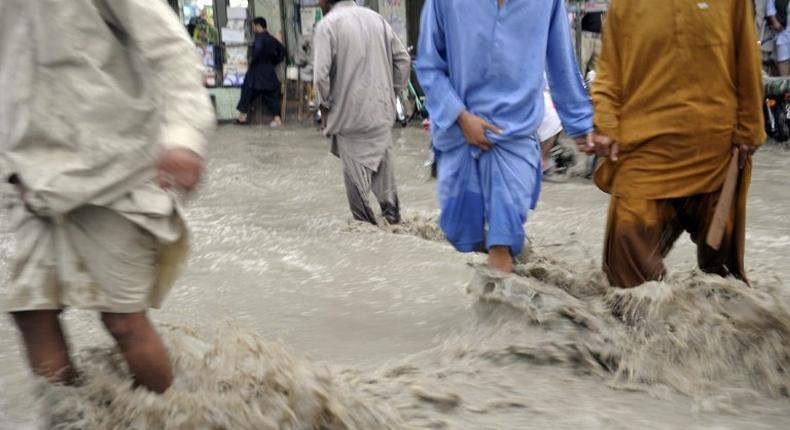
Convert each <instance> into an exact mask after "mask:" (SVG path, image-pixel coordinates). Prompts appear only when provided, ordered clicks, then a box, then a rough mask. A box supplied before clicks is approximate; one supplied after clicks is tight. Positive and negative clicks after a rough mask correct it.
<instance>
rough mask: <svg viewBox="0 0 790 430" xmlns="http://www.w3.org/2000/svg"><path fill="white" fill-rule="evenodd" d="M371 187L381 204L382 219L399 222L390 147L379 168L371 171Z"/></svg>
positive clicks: (398, 204) (393, 166)
mask: <svg viewBox="0 0 790 430" xmlns="http://www.w3.org/2000/svg"><path fill="white" fill-rule="evenodd" d="M372 188H373V194H374V195H375V196H376V199H377V200H378V201H379V205H381V212H382V214H383V215H384V219H386V220H387V222H389V223H390V224H398V223H400V221H401V217H400V203H399V202H398V190H397V187H396V185H395V163H394V157H393V155H392V150H391V149H388V150H387V152H386V153H385V154H384V158H383V159H382V160H381V164H380V165H379V170H378V171H377V172H375V173H373V181H372Z"/></svg>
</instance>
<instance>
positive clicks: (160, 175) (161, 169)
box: [156, 148, 203, 192]
mask: <svg viewBox="0 0 790 430" xmlns="http://www.w3.org/2000/svg"><path fill="white" fill-rule="evenodd" d="M202 176H203V158H201V157H200V156H199V155H197V154H196V153H195V152H193V151H190V150H189V149H182V148H177V149H168V150H166V151H165V152H164V153H163V154H162V156H161V157H160V158H159V161H158V162H157V163H156V181H157V183H159V186H160V187H162V188H164V189H177V190H181V191H186V192H191V191H193V190H194V189H195V188H196V187H197V185H198V184H199V183H200V179H201V177H202Z"/></svg>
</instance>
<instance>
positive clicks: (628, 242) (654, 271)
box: [603, 196, 683, 288]
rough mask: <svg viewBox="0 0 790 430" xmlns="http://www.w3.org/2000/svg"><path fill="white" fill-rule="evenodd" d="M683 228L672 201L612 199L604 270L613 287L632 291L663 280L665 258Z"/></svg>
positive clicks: (605, 244) (607, 228)
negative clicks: (646, 283) (650, 282)
mask: <svg viewBox="0 0 790 430" xmlns="http://www.w3.org/2000/svg"><path fill="white" fill-rule="evenodd" d="M682 231H683V229H682V227H681V225H680V222H679V220H678V217H677V214H676V212H675V209H674V205H673V202H672V201H671V200H642V199H631V198H624V197H614V196H613V197H612V198H611V201H610V203H609V220H608V222H607V226H606V241H605V243H604V256H603V270H604V272H605V273H606V275H607V277H608V278H609V282H610V283H611V284H612V286H615V287H621V288H632V287H637V286H639V285H642V284H644V283H645V282H649V281H657V280H660V279H661V278H662V277H663V276H664V273H665V268H664V257H666V255H667V254H668V253H669V250H670V249H672V245H673V244H674V243H675V241H676V240H677V238H678V237H679V236H680V234H681V233H682Z"/></svg>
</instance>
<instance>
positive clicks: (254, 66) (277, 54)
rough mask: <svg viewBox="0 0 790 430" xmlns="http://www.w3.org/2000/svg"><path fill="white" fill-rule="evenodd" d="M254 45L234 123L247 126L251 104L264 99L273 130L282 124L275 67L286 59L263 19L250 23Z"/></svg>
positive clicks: (278, 80)
mask: <svg viewBox="0 0 790 430" xmlns="http://www.w3.org/2000/svg"><path fill="white" fill-rule="evenodd" d="M253 31H254V32H255V42H254V44H253V47H252V59H251V60H250V68H249V70H248V71H247V74H246V76H245V77H244V84H243V85H242V87H241V98H240V99H239V104H238V106H236V109H238V111H239V119H238V120H236V123H237V124H247V123H248V118H247V116H248V114H249V112H250V108H251V107H252V104H253V103H254V102H255V101H256V100H257V99H258V98H262V99H263V104H264V105H265V106H266V108H267V109H268V110H269V112H271V114H272V116H273V117H274V119H273V120H272V122H271V124H270V125H271V126H272V127H279V126H281V125H282V123H283V121H282V118H281V117H280V113H281V102H280V99H281V97H282V96H281V94H280V92H281V84H280V79H279V78H278V77H277V71H276V70H275V68H276V67H277V65H278V64H280V63H282V62H283V60H284V59H285V54H286V51H285V46H283V44H282V43H281V42H280V41H279V40H277V38H275V37H274V36H272V35H271V34H270V33H269V31H268V26H267V23H266V19H264V18H262V17H257V18H255V19H254V20H253Z"/></svg>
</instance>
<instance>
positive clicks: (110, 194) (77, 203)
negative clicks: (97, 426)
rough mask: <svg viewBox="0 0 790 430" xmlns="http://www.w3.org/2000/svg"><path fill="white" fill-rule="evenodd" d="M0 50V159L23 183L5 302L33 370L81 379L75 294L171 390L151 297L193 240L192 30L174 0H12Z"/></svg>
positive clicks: (199, 99) (199, 147) (197, 135)
mask: <svg viewBox="0 0 790 430" xmlns="http://www.w3.org/2000/svg"><path fill="white" fill-rule="evenodd" d="M77 28H78V29H79V31H75V29H77ZM0 65H2V66H1V67H0V94H2V97H0V174H2V177H3V178H5V179H7V180H8V182H10V183H11V184H13V185H14V186H15V187H16V191H17V202H16V206H15V208H14V209H13V211H12V215H11V218H12V219H13V221H12V224H13V226H14V229H15V235H16V239H17V243H16V246H15V248H14V252H15V255H14V257H13V259H14V261H13V263H12V264H9V265H8V266H9V267H13V273H12V274H11V281H10V283H9V284H8V285H6V286H5V291H4V293H5V294H4V299H5V300H4V308H5V310H6V311H8V312H11V314H12V315H13V318H14V321H15V322H16V324H17V326H18V328H19V330H20V333H21V335H22V339H23V341H24V344H25V348H26V351H27V356H28V360H29V363H30V366H31V368H32V370H33V371H34V372H35V373H36V374H37V375H39V376H41V377H43V378H46V379H47V380H49V381H51V382H61V383H70V382H72V381H73V380H74V378H75V375H76V372H75V369H74V368H73V367H72V364H71V360H70V358H69V350H68V344H67V341H66V337H65V334H64V331H63V328H62V327H61V323H60V318H59V315H60V312H61V310H62V309H63V308H66V307H74V308H80V309H86V310H92V311H97V312H99V313H101V320H102V322H103V323H104V326H105V327H106V329H107V330H108V332H109V333H110V334H111V335H112V336H113V338H114V339H115V340H116V342H117V343H118V346H119V349H120V351H121V353H122V354H123V356H124V357H125V359H126V363H127V364H128V366H129V370H130V372H131V374H132V376H133V378H134V380H135V383H136V384H138V385H140V386H143V387H145V388H147V389H149V390H151V391H155V392H160V393H161V392H163V391H165V390H167V389H168V387H169V386H170V384H171V381H172V377H173V376H172V371H171V365H170V362H169V359H168V355H167V351H166V350H165V347H164V345H163V344H162V341H161V339H160V338H159V335H158V334H157V332H156V331H155V329H154V327H153V325H152V324H151V322H150V320H149V319H148V316H147V310H148V309H149V308H151V307H159V306H160V305H161V304H162V301H163V299H164V297H165V295H166V294H167V292H168V290H169V289H170V287H171V286H172V284H173V282H174V281H175V279H176V277H177V275H178V271H179V268H180V266H181V263H182V261H183V259H184V257H185V255H186V247H187V231H186V228H185V222H184V220H183V218H182V216H181V212H180V210H179V198H178V197H177V196H179V195H182V194H183V193H186V192H189V191H192V190H193V189H194V188H195V187H196V186H197V185H198V182H199V181H200V178H201V174H202V171H203V158H202V154H203V152H204V149H205V146H206V141H207V137H208V134H209V133H210V132H211V130H212V129H213V128H214V125H215V119H214V113H213V110H212V107H211V103H210V102H209V97H208V94H207V93H206V90H205V88H204V87H203V85H202V82H201V81H202V79H201V73H200V68H199V63H198V59H197V56H196V55H195V48H194V46H193V45H192V42H191V41H190V38H189V37H188V35H187V33H186V31H185V29H184V27H183V26H182V25H181V23H180V22H179V20H178V18H177V17H176V16H175V15H174V14H173V11H172V10H171V9H170V8H169V7H168V5H167V4H166V3H165V2H160V1H154V2H150V1H147V0H71V1H68V2H63V1H54V0H41V1H36V2H29V1H26V0H3V2H2V3H0Z"/></svg>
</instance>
